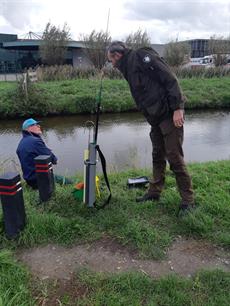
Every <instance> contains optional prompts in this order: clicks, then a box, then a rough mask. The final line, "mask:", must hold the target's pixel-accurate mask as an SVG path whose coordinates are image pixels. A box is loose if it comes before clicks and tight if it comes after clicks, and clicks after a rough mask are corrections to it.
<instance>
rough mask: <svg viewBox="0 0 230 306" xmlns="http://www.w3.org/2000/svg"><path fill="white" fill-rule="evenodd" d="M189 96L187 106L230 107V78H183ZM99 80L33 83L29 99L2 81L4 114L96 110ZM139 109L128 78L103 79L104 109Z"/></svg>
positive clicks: (1, 110)
mask: <svg viewBox="0 0 230 306" xmlns="http://www.w3.org/2000/svg"><path fill="white" fill-rule="evenodd" d="M180 84H181V87H182V89H183V91H184V93H185V95H186V97H187V99H188V102H187V103H186V108H187V109H206V108H216V109H218V108H229V107H230V92H229V88H230V78H229V77H223V78H206V79H205V78H190V79H181V80H180ZM98 89H99V81H98V80H95V79H94V80H93V79H91V80H87V79H77V80H69V81H52V82H41V83H37V84H33V87H32V89H31V90H30V91H29V95H28V99H27V98H25V97H23V95H20V94H19V91H18V88H17V84H16V83H5V82H1V83H0V117H1V118H4V117H20V116H28V115H36V116H39V115H43V116H44V115H52V114H56V115H59V114H80V113H91V112H93V111H94V110H95V97H96V95H97V92H98ZM134 109H135V104H134V102H133V100H132V97H131V95H130V91H129V87H128V84H127V82H126V81H125V80H116V79H115V80H109V79H105V80H104V81H103V93H102V112H123V111H131V110H134Z"/></svg>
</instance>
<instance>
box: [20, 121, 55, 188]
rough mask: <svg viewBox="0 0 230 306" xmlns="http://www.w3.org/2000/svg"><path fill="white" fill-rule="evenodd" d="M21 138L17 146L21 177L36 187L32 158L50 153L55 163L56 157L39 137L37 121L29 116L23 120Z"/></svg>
mask: <svg viewBox="0 0 230 306" xmlns="http://www.w3.org/2000/svg"><path fill="white" fill-rule="evenodd" d="M22 135H23V137H22V139H21V141H20V143H19V145H18V148H17V155H18V158H19V160H20V163H21V167H22V172H23V177H24V179H25V181H26V182H27V184H28V185H29V186H31V187H32V188H33V189H37V180H36V173H35V163H34V158H35V157H37V156H38V155H51V159H52V163H53V164H56V163H57V157H56V156H55V155H54V154H53V153H52V151H51V150H50V149H49V148H47V146H46V145H45V143H44V141H43V140H42V138H41V135H42V131H41V127H40V125H39V122H38V121H36V120H34V119H32V118H30V119H27V120H25V121H24V122H23V125H22Z"/></svg>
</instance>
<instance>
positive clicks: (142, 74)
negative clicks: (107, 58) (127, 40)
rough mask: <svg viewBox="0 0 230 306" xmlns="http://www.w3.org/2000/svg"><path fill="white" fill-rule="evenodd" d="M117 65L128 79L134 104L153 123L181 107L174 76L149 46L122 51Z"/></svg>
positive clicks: (179, 90)
mask: <svg viewBox="0 0 230 306" xmlns="http://www.w3.org/2000/svg"><path fill="white" fill-rule="evenodd" d="M116 67H117V68H118V69H119V70H120V71H121V73H122V74H123V75H124V77H125V79H126V80H127V81H128V83H129V87H130V91H131V94H132V96H133V98H134V100H135V102H136V105H137V108H138V109H139V110H140V111H142V112H143V114H144V116H145V117H146V119H147V120H148V122H149V123H150V124H152V125H155V124H158V123H160V122H161V121H162V120H164V119H165V118H167V117H170V116H172V114H173V112H174V111H175V110H177V109H183V108H184V97H183V96H182V92H181V89H180V87H179V84H178V81H177V78H176V76H175V75H174V74H173V73H172V72H171V71H170V68H169V66H168V65H167V64H166V63H165V62H164V60H163V59H162V58H160V56H159V55H158V53H157V52H156V51H154V50H153V49H152V48H147V47H146V48H140V49H138V50H129V49H127V50H126V51H125V54H124V55H123V56H122V58H121V59H120V60H119V61H118V63H117V65H116Z"/></svg>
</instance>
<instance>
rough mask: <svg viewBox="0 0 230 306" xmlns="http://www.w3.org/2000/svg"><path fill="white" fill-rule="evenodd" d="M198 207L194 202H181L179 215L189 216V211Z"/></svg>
mask: <svg viewBox="0 0 230 306" xmlns="http://www.w3.org/2000/svg"><path fill="white" fill-rule="evenodd" d="M195 208H196V206H195V204H194V203H186V202H181V204H180V207H179V211H178V217H184V216H187V215H188V214H189V213H192V211H193V210H194V209H195Z"/></svg>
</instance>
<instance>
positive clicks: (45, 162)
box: [34, 155, 55, 202]
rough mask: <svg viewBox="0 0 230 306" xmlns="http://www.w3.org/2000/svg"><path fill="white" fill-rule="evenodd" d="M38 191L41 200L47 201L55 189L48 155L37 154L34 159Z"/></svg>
mask: <svg viewBox="0 0 230 306" xmlns="http://www.w3.org/2000/svg"><path fill="white" fill-rule="evenodd" d="M34 162H35V172H36V177H37V184H38V191H39V197H40V201H41V202H46V201H48V200H49V199H50V198H51V196H52V194H53V192H54V189H55V183H54V175H53V167H52V162H51V156H50V155H39V156H37V157H36V158H35V159H34Z"/></svg>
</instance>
